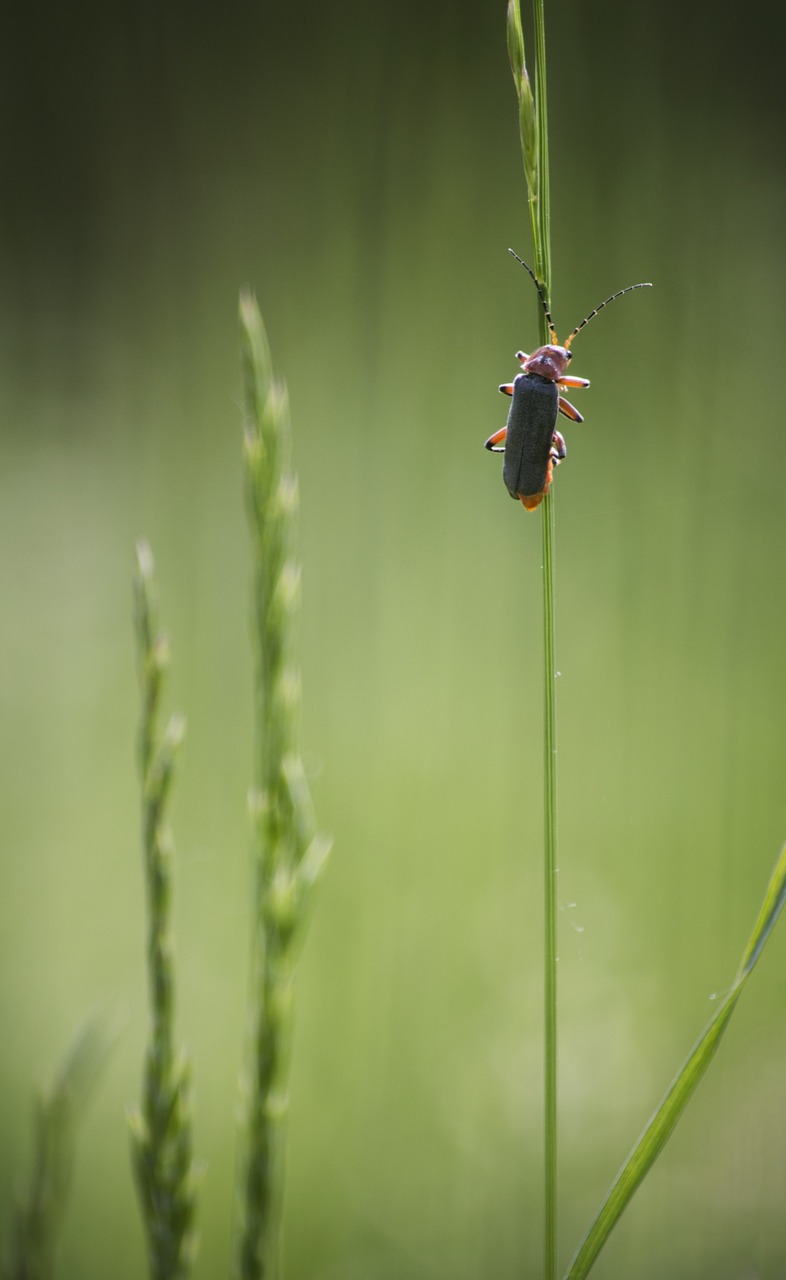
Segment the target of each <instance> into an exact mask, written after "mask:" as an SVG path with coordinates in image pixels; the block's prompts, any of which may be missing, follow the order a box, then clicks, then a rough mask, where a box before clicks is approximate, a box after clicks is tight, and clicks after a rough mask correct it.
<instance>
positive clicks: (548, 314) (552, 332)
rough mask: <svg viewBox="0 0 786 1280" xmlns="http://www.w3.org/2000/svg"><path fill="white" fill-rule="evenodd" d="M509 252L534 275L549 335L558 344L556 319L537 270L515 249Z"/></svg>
mask: <svg viewBox="0 0 786 1280" xmlns="http://www.w3.org/2000/svg"><path fill="white" fill-rule="evenodd" d="M508 253H509V254H510V255H511V257H513V258H515V259H516V261H517V262H520V263H521V265H522V267H523V268H524V270H525V271H528V272H529V273H530V275H531V276H532V279H533V280H534V281H535V288H536V289H537V291H538V297H539V298H540V301H541V305H542V307H543V313H544V315H545V317H546V323H547V324H548V326H549V336H550V338H551V341H552V342H553V343H554V345H555V346H556V344H557V331H556V329H555V328H554V321H553V320H552V318H551V312H550V311H549V304H548V303H547V301H546V295H545V294H544V292H543V289H542V287H541V283H540V280H539V279H538V277H537V276H536V275H535V272H534V271H533V270H532V267H528V266H527V264H526V262H525V261H524V259H523V258H520V257H519V255H518V254H517V253H515V252H514V250H513V249H508Z"/></svg>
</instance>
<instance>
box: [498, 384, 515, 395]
mask: <svg viewBox="0 0 786 1280" xmlns="http://www.w3.org/2000/svg"><path fill="white" fill-rule="evenodd" d="M499 389H500V391H501V392H502V394H503V396H512V395H513V383H512V382H503V383H501V385H500V388H499Z"/></svg>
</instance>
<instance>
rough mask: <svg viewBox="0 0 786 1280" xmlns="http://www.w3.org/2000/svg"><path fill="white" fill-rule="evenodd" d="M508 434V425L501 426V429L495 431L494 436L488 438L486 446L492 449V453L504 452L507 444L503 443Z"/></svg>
mask: <svg viewBox="0 0 786 1280" xmlns="http://www.w3.org/2000/svg"><path fill="white" fill-rule="evenodd" d="M507 434H508V428H507V426H504V427H500V429H499V431H495V432H494V434H493V436H489V438H488V440H487V441H486V448H487V449H490V450H491V452H492V453H504V452H505V446H504V444H502V442H503V440H504V439H505V436H506V435H507ZM501 444H502V448H501V449H500V447H499V446H500V445H501Z"/></svg>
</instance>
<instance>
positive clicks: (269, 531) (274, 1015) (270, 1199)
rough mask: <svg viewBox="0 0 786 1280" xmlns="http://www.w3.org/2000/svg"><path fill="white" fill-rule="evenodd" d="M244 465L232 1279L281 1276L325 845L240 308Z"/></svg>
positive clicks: (282, 465)
mask: <svg viewBox="0 0 786 1280" xmlns="http://www.w3.org/2000/svg"><path fill="white" fill-rule="evenodd" d="M240 325H241V336H242V359H243V414H244V464H245V487H246V505H247V511H248V520H249V527H250V533H251V548H252V553H251V554H252V574H253V587H252V595H253V605H252V641H253V646H254V652H255V684H254V720H255V737H256V742H255V748H256V750H255V764H254V780H253V784H252V787H251V791H250V797H249V803H250V811H251V818H252V837H253V857H254V873H255V916H254V925H253V956H252V974H253V976H252V997H251V1037H252V1047H251V1065H250V1081H249V1094H250V1096H249V1099H248V1106H247V1119H246V1124H247V1135H246V1140H247V1151H246V1154H245V1169H244V1182H243V1189H242V1193H241V1202H242V1203H241V1212H242V1224H241V1230H240V1241H239V1254H238V1270H239V1274H240V1276H241V1277H242V1280H263V1277H264V1278H265V1280H269V1278H270V1277H278V1276H280V1275H281V1274H282V1259H281V1248H280V1220H281V1206H282V1195H283V1178H284V1168H283V1161H284V1126H285V1121H286V1113H287V1108H288V1096H287V1074H288V1052H289V1041H290V1030H291V1016H292V973H293V965H294V958H295V944H296V941H297V939H298V935H300V934H301V933H302V929H303V924H304V922H305V918H306V914H307V908H308V903H309V899H310V897H311V891H312V889H313V886H314V884H315V882H316V880H317V877H318V875H319V873H320V871H321V869H322V867H323V864H324V861H325V858H326V856H327V853H328V850H329V842H328V841H327V840H325V839H324V838H323V837H322V836H320V835H318V834H317V833H316V830H315V822H314V815H313V810H312V806H311V797H310V794H309V788H308V784H307V782H306V778H305V774H304V771H303V766H302V762H301V759H300V755H299V752H298V746H297V739H298V728H299V711H300V672H299V669H298V665H297V658H296V632H297V622H298V612H299V598H300V569H299V566H298V564H297V562H296V559H295V550H294V548H295V533H296V522H297V506H298V488H297V480H296V478H295V476H294V474H293V472H292V470H291V466H290V452H291V436H290V424H289V408H288V400H287V394H286V389H285V388H284V387H283V385H282V384H281V383H279V382H277V381H276V379H275V378H274V376H273V367H272V362H271V357H270V349H269V346H268V342H267V337H266V334H265V330H264V326H263V324H262V319H261V316H260V314H259V310H258V308H257V305H256V302H255V301H254V299H253V298H252V297H251V296H250V295H249V294H245V293H244V294H242V295H241V299H240Z"/></svg>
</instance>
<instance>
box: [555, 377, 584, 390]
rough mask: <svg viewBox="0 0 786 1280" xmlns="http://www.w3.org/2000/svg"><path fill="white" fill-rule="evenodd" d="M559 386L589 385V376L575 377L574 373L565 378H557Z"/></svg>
mask: <svg viewBox="0 0 786 1280" xmlns="http://www.w3.org/2000/svg"><path fill="white" fill-rule="evenodd" d="M557 386H558V387H588V386H589V378H574V377H573V376H572V375H571V376H570V377H568V376H567V375H566V376H565V377H564V378H557Z"/></svg>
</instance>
